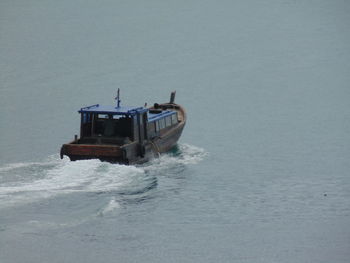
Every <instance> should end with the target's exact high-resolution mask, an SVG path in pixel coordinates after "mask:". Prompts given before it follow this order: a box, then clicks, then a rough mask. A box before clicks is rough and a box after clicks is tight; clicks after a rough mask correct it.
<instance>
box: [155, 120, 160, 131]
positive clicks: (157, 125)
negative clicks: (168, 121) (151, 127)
mask: <svg viewBox="0 0 350 263" xmlns="http://www.w3.org/2000/svg"><path fill="white" fill-rule="evenodd" d="M154 123H155V125H156V132H159V121H155V122H154Z"/></svg>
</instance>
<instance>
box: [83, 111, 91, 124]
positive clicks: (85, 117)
mask: <svg viewBox="0 0 350 263" xmlns="http://www.w3.org/2000/svg"><path fill="white" fill-rule="evenodd" d="M90 122H91V117H90V113H83V123H90Z"/></svg>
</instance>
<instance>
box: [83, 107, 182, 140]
mask: <svg viewBox="0 0 350 263" xmlns="http://www.w3.org/2000/svg"><path fill="white" fill-rule="evenodd" d="M79 113H80V114H81V126H80V139H79V144H107V145H108V144H113V145H125V144H129V143H132V142H135V141H137V142H139V143H143V142H144V141H145V140H149V139H153V138H155V137H157V136H161V135H162V134H163V133H165V132H166V131H167V130H168V129H170V128H171V127H173V126H174V125H176V124H178V117H177V112H176V111H173V110H167V109H161V108H159V107H157V105H156V104H155V106H154V107H152V108H151V109H148V108H144V107H130V106H127V107H113V106H102V105H99V104H96V105H92V106H89V107H85V108H81V109H80V110H79Z"/></svg>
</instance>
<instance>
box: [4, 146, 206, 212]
mask: <svg viewBox="0 0 350 263" xmlns="http://www.w3.org/2000/svg"><path fill="white" fill-rule="evenodd" d="M205 155H206V152H205V151H204V150H203V149H201V148H198V147H195V146H191V145H188V144H181V145H178V146H177V147H176V148H175V149H174V150H173V151H172V152H170V153H168V154H165V155H162V156H161V157H160V158H158V159H155V160H153V161H151V162H149V163H147V164H144V165H140V166H125V165H118V164H110V163H105V162H100V161H99V160H84V161H76V162H70V161H69V160H68V159H63V160H60V159H59V157H58V156H57V155H53V156H49V157H48V158H47V159H46V160H44V161H42V162H27V163H12V164H7V165H4V166H2V167H0V209H1V208H6V207H10V206H13V205H18V204H26V203H29V202H35V201H38V200H41V199H43V198H50V197H53V196H57V195H64V194H72V193H105V192H113V193H116V194H123V195H133V194H140V193H141V194H142V193H144V192H147V191H149V190H150V189H152V188H154V187H155V186H156V185H157V176H158V175H166V174H167V173H170V172H173V173H174V172H175V173H176V172H177V171H179V169H184V168H185V167H186V165H189V164H196V163H198V162H199V161H201V160H202V159H203V158H204V157H205ZM118 206H119V204H118V203H117V201H116V200H115V199H111V200H110V202H109V203H108V204H107V206H106V208H105V209H104V210H103V211H102V213H107V212H109V211H111V210H114V209H116V208H117V207H118Z"/></svg>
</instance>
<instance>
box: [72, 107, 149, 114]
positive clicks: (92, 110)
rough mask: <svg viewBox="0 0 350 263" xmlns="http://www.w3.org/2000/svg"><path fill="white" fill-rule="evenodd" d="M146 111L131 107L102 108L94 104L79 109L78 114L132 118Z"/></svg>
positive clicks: (141, 108)
mask: <svg viewBox="0 0 350 263" xmlns="http://www.w3.org/2000/svg"><path fill="white" fill-rule="evenodd" d="M146 111H148V109H146V108H144V107H132V106H124V107H114V106H102V105H99V104H95V105H92V106H88V107H84V108H81V109H80V110H79V111H78V112H79V113H98V114H112V115H130V116H134V115H136V114H137V113H143V112H146Z"/></svg>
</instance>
